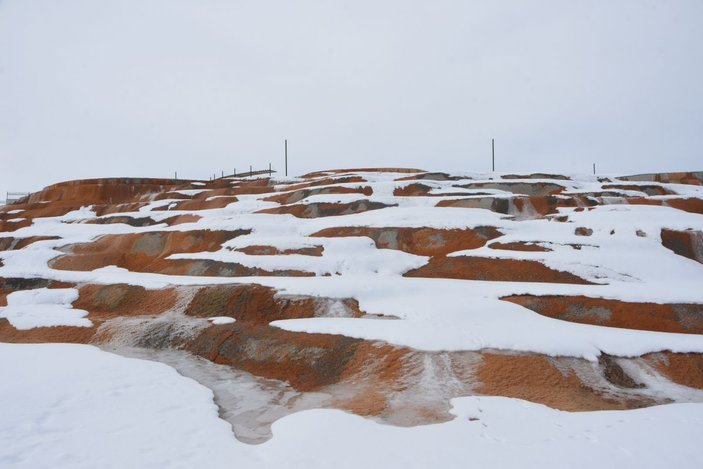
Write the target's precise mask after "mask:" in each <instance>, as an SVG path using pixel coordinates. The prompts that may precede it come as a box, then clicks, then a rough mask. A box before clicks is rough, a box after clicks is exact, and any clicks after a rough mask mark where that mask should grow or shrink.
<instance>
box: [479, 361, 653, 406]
mask: <svg viewBox="0 0 703 469" xmlns="http://www.w3.org/2000/svg"><path fill="white" fill-rule="evenodd" d="M482 357H483V361H482V363H481V365H480V367H479V369H478V372H477V377H478V379H479V380H480V381H481V383H482V384H481V386H480V387H479V388H478V391H479V392H481V393H482V394H486V395H490V396H506V397H514V398H518V399H525V400H528V401H532V402H538V403H541V404H545V405H548V406H550V407H553V408H555V409H559V410H566V411H572V412H573V411H584V410H616V409H628V408H632V407H641V406H643V405H645V404H651V402H646V401H642V400H641V399H634V400H631V401H628V400H616V399H614V398H613V397H610V396H606V395H604V394H603V393H602V392H599V391H598V390H595V389H592V388H589V387H588V386H586V385H584V383H582V382H581V380H580V379H579V378H578V377H577V376H576V374H574V373H571V372H562V371H561V370H559V369H558V368H557V367H556V366H555V361H554V359H551V358H549V357H546V356H543V355H523V354H514V353H497V352H496V353H483V354H482Z"/></svg>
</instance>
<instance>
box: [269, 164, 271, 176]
mask: <svg viewBox="0 0 703 469" xmlns="http://www.w3.org/2000/svg"><path fill="white" fill-rule="evenodd" d="M269 177H271V163H269Z"/></svg>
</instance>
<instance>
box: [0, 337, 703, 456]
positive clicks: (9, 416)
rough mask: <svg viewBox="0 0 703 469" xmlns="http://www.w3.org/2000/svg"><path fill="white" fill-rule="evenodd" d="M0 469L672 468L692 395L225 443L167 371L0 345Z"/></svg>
mask: <svg viewBox="0 0 703 469" xmlns="http://www.w3.org/2000/svg"><path fill="white" fill-rule="evenodd" d="M0 373H1V374H2V376H12V377H13V379H11V380H6V381H5V382H4V384H3V386H1V387H0V415H2V416H3V418H2V419H0V466H1V467H3V468H18V469H19V468H40V467H41V468H43V467H51V468H55V469H60V468H95V467H100V468H124V467H140V468H150V467H169V468H194V467H207V468H212V469H219V468H230V467H246V468H248V469H256V468H277V469H280V468H282V467H291V468H306V469H313V468H317V467H319V468H329V467H336V468H354V469H358V468H360V467H364V468H372V467H388V468H395V467H398V468H400V467H402V468H406V469H413V468H428V467H441V468H466V467H528V468H531V467H534V468H545V467H546V468H549V467H554V468H557V467H573V468H593V467H633V468H635V467H637V468H650V467H651V468H655V467H681V468H688V467H690V468H694V467H701V465H703V454H701V452H700V450H699V449H700V428H701V427H702V426H703V405H702V404H672V405H664V406H658V407H652V408H647V409H639V410H631V411H604V412H587V413H568V412H560V411H556V410H552V409H550V408H548V407H545V406H541V405H538V404H531V403H528V402H525V401H520V400H516V399H509V398H502V397H465V398H458V399H454V400H453V410H452V413H453V414H454V415H455V416H456V417H455V418H454V419H453V420H451V421H450V422H447V423H443V424H434V425H427V426H420V427H412V428H401V427H393V426H387V425H382V424H378V423H376V422H373V421H371V420H367V419H364V418H362V417H358V416H354V415H350V414H346V413H344V412H341V411H336V410H310V411H305V412H301V413H298V414H294V415H291V416H288V417H285V418H283V419H281V420H279V421H277V422H276V423H274V425H273V432H274V438H273V439H272V440H270V441H268V442H266V443H264V444H261V445H258V446H250V445H246V444H243V443H241V442H239V441H237V440H236V439H234V438H233V436H232V433H231V428H230V427H229V426H228V424H227V423H225V422H224V421H223V420H220V419H219V418H218V415H217V408H216V406H215V405H214V404H213V402H212V393H211V391H209V390H208V389H206V388H204V387H202V386H200V385H199V384H197V383H196V382H195V381H193V380H191V379H189V378H185V377H183V376H181V375H179V374H178V373H176V372H175V371H174V370H173V369H172V368H170V367H168V366H166V365H163V364H160V363H156V362H150V361H144V360H137V359H130V358H124V357H120V356H117V355H113V354H110V353H106V352H102V351H100V350H98V349H96V348H94V347H91V346H86V345H66V344H62V345H58V344H41V345H9V344H0Z"/></svg>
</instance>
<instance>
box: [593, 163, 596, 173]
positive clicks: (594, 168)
mask: <svg viewBox="0 0 703 469" xmlns="http://www.w3.org/2000/svg"><path fill="white" fill-rule="evenodd" d="M593 174H596V164H595V163H593Z"/></svg>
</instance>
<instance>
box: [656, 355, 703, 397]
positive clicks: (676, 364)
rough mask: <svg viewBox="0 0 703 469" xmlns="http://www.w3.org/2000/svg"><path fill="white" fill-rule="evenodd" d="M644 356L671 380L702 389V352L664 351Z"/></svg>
mask: <svg viewBox="0 0 703 469" xmlns="http://www.w3.org/2000/svg"><path fill="white" fill-rule="evenodd" d="M644 358H645V359H646V360H647V362H649V364H651V365H652V366H653V367H654V368H656V369H657V371H659V372H660V373H662V374H663V375H664V376H666V377H667V378H669V379H670V380H671V381H673V382H675V383H677V384H681V385H683V386H688V387H690V388H696V389H703V354H701V353H672V352H668V351H666V352H660V353H652V354H649V355H645V357H644Z"/></svg>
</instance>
